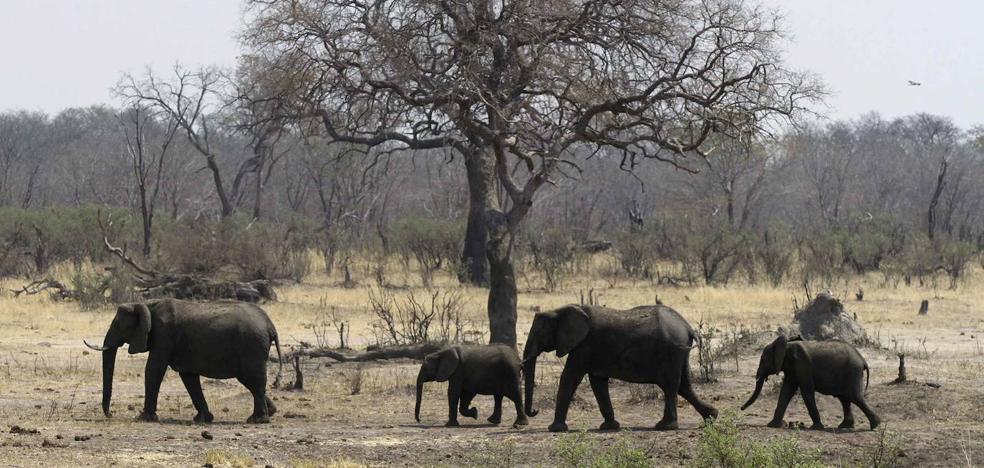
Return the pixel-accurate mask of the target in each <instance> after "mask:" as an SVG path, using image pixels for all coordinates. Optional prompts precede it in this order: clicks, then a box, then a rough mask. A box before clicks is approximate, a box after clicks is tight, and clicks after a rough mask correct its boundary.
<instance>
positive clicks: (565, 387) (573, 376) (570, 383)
mask: <svg viewBox="0 0 984 468" xmlns="http://www.w3.org/2000/svg"><path fill="white" fill-rule="evenodd" d="M584 374H585V373H584V372H583V371H581V370H575V369H574V368H573V366H571V365H570V361H568V365H566V366H564V371H563V372H561V373H560V384H559V385H557V406H556V408H555V409H554V420H553V423H551V424H550V426H549V427H548V428H547V429H548V430H549V431H550V432H565V431H567V410H568V409H570V406H571V399H572V398H574V392H576V391H577V386H578V385H580V384H581V381H582V380H584Z"/></svg>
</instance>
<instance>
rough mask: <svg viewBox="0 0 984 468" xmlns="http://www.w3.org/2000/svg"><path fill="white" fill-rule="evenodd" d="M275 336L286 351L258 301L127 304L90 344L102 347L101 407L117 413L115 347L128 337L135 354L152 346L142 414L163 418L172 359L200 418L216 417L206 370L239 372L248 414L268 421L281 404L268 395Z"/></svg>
mask: <svg viewBox="0 0 984 468" xmlns="http://www.w3.org/2000/svg"><path fill="white" fill-rule="evenodd" d="M271 342H272V343H274V344H275V345H276V347H277V357H278V359H279V358H281V354H280V340H279V338H278V337H277V330H276V328H275V327H274V326H273V322H271V321H270V317H268V316H267V314H266V312H264V311H263V309H261V308H259V307H257V306H256V305H254V304H246V303H237V302H220V303H212V304H199V303H194V302H186V301H180V300H175V299H164V300H160V301H154V302H148V303H137V304H124V305H120V306H119V308H118V309H117V311H116V316H115V317H114V318H113V321H112V323H111V324H110V326H109V330H108V331H107V332H106V337H105V338H104V340H103V344H102V346H94V345H91V344H89V343H88V342H85V345H86V346H88V347H89V348H92V349H94V350H96V351H101V352H102V359H103V361H102V368H103V394H102V409H103V414H105V415H106V417H107V418H109V417H111V416H112V414H111V412H110V410H109V409H110V400H111V399H112V395H113V369H114V366H115V363H116V351H117V349H119V348H120V347H121V346H123V344H124V343H127V344H129V348H128V351H129V353H130V354H138V353H145V352H149V355H148V357H147V365H146V367H145V369H144V407H143V410H142V411H141V412H140V415H139V416H137V419H139V420H143V421H157V420H158V417H157V395H158V392H159V391H160V387H161V382H162V381H163V380H164V374H165V372H166V371H167V368H168V366H170V367H171V369H173V370H175V371H177V372H178V375H180V376H181V381H182V382H184V386H185V388H186V389H187V390H188V394H189V395H190V396H191V401H192V403H194V405H195V409H196V410H197V412H198V414H196V415H195V418H194V420H195V422H197V423H210V422H212V420H213V419H214V417H213V415H212V413H211V412H209V410H208V404H207V403H206V402H205V396H204V395H203V394H202V385H201V380H200V378H201V377H202V376H204V377H209V378H213V379H229V378H236V379H238V380H239V382H240V383H242V384H243V385H244V386H245V387H246V388H247V389H249V391H250V393H251V394H252V395H253V414H252V415H250V417H249V419H248V420H247V422H249V423H267V422H270V416H271V415H273V414H274V413H276V411H277V408H276V406H274V404H273V402H272V401H270V398H268V397H267V396H266V380H267V359H268V358H269V354H270V344H271ZM282 368H283V362H282V360H281V370H282Z"/></svg>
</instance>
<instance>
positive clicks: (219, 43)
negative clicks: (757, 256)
mask: <svg viewBox="0 0 984 468" xmlns="http://www.w3.org/2000/svg"><path fill="white" fill-rule="evenodd" d="M762 1H764V2H765V4H766V5H769V6H779V7H780V8H782V9H783V10H784V11H785V12H786V29H787V30H788V31H789V32H790V33H791V36H792V43H791V44H790V45H789V47H788V49H789V55H788V60H789V63H790V64H791V65H792V66H794V67H795V68H799V69H809V70H812V71H814V72H816V73H818V74H819V75H820V76H821V77H822V78H823V79H824V81H825V82H826V83H827V84H828V86H829V87H830V88H831V90H832V91H833V92H834V93H835V94H834V95H833V96H831V98H830V99H829V101H828V104H829V109H828V115H830V116H831V117H832V118H855V117H857V116H859V115H860V114H862V113H864V112H868V111H872V110H874V111H878V112H879V113H881V114H882V115H884V116H886V117H895V116H899V115H905V114H911V113H915V112H930V113H935V114H941V115H947V116H950V117H953V119H954V120H955V121H956V122H957V123H958V124H959V125H961V126H963V127H969V126H970V125H972V124H982V123H984V25H982V21H981V19H982V18H984V1H979V0H936V1H932V2H931V1H927V0H823V1H817V0H762ZM241 9H242V4H241V1H240V0H0V110H7V109H17V108H26V109H39V110H44V111H47V112H51V113H54V112H57V111H59V110H60V109H63V108H65V107H72V106H86V105H90V104H96V103H112V102H113V98H112V96H111V94H110V92H109V89H110V88H111V87H112V86H113V85H114V84H115V83H116V82H117V80H118V79H119V77H120V75H121V73H123V72H132V73H141V72H142V71H143V69H144V67H145V66H147V65H149V66H151V67H153V68H154V69H155V70H158V71H166V70H167V69H168V68H169V67H170V66H172V65H173V64H174V63H175V62H181V63H182V64H183V65H186V66H197V65H204V64H216V65H220V66H230V65H233V64H234V63H235V60H236V55H237V53H238V51H239V47H238V45H237V42H236V39H235V34H236V32H237V31H238V29H239V27H240V24H241ZM907 80H915V81H919V82H922V83H923V86H920V87H910V86H908V85H907Z"/></svg>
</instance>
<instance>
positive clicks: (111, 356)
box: [102, 347, 119, 418]
mask: <svg viewBox="0 0 984 468" xmlns="http://www.w3.org/2000/svg"><path fill="white" fill-rule="evenodd" d="M117 349H119V348H113V347H110V348H106V349H104V350H103V352H102V353H103V355H102V359H103V363H102V364H103V365H102V368H103V396H102V409H103V414H104V415H106V417H107V418H109V417H111V416H112V414H111V413H110V412H109V403H110V401H111V400H112V399H113V370H114V368H115V367H116V350H117Z"/></svg>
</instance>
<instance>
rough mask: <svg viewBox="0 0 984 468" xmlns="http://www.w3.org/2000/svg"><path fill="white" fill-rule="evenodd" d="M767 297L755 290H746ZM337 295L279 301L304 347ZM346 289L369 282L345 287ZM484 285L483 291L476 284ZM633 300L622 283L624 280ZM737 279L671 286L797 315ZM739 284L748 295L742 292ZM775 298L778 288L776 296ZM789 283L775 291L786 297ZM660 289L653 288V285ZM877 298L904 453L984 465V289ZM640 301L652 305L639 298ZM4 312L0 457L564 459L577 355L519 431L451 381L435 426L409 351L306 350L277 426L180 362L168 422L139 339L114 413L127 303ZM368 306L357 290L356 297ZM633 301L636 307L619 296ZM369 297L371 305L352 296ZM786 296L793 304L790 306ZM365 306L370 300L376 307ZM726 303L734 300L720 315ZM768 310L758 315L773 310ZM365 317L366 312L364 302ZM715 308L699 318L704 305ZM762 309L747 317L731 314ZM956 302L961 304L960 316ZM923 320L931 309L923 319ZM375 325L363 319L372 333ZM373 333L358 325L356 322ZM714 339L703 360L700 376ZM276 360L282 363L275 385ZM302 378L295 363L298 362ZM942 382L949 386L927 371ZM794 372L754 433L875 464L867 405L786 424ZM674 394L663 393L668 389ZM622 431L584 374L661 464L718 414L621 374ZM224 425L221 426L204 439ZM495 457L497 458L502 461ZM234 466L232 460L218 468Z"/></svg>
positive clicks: (880, 390) (752, 421) (758, 409)
mask: <svg viewBox="0 0 984 468" xmlns="http://www.w3.org/2000/svg"><path fill="white" fill-rule="evenodd" d="M746 293H747V294H751V293H750V292H746ZM319 294H320V292H319V293H318V294H315V293H314V292H311V291H294V292H293V293H291V292H289V291H288V293H287V294H284V295H283V296H285V298H284V301H283V302H281V303H277V304H271V305H269V306H266V307H267V309H268V310H270V311H271V316H273V318H274V322H275V323H277V326H278V327H279V328H280V329H281V335H282V337H284V341H285V344H286V345H287V346H290V345H293V344H296V343H298V342H299V341H311V340H312V336H311V334H310V330H309V327H307V326H305V325H304V324H305V323H307V322H308V321H309V320H310V315H304V314H305V313H306V312H303V311H304V310H306V309H304V307H307V306H305V305H304V304H311V303H315V304H316V303H317V302H318V300H317V299H318V298H319V297H320V295H319ZM338 294H339V295H342V294H352V295H353V297H354V295H355V294H356V293H351V292H347V291H346V292H339V293H338ZM476 294H479V293H476ZM610 294H611V295H612V296H617V295H618V291H615V292H612V293H610ZM728 294H730V293H726V292H724V291H717V290H706V291H704V290H702V291H692V290H691V291H688V290H675V292H674V291H669V292H661V293H660V297H661V298H662V299H663V300H665V301H666V302H667V303H668V304H671V305H673V306H674V307H677V308H678V309H679V310H681V312H683V313H684V314H685V315H687V316H688V319H690V320H691V321H692V323H695V324H696V323H697V321H698V320H699V319H700V318H701V317H703V318H704V319H705V320H708V319H713V320H714V321H715V322H716V323H717V324H719V325H720V326H722V327H727V326H733V325H736V324H739V323H741V324H745V323H755V324H757V325H756V326H760V327H763V328H770V329H774V326H775V325H776V324H778V323H785V322H788V320H789V318H790V317H791V315H790V312H789V311H788V308H787V310H782V309H778V306H777V311H774V312H773V311H767V310H765V309H764V308H761V307H759V306H758V305H754V306H752V307H754V309H753V310H751V311H742V310H737V311H736V310H734V309H732V308H727V307H725V306H724V305H723V304H725V303H727V302H728V301H731V300H732V299H730V297H731V296H729V295H728ZM735 294H741V293H740V292H737V293H735ZM762 294H763V295H764V294H766V293H762ZM769 294H772V293H769ZM639 295H640V296H642V295H645V296H647V297H651V293H650V292H642V293H639ZM868 296H869V298H871V299H870V300H869V299H866V301H865V303H863V304H854V303H852V304H848V306H849V308H853V309H855V311H858V310H860V311H861V314H860V316H861V322H862V323H863V324H864V325H865V327H866V328H867V329H868V332H869V334H870V335H872V336H873V337H874V338H875V339H877V340H880V342H881V345H882V347H883V348H886V349H880V350H879V349H873V348H868V349H865V350H863V354H864V355H865V357H866V358H867V359H868V361H869V364H870V365H871V367H872V374H871V386H870V388H869V390H868V398H869V402H870V403H872V404H873V407H874V408H875V409H876V411H877V412H878V413H879V414H880V415H881V417H882V419H883V421H884V423H883V424H884V425H883V427H884V428H885V430H887V431H889V433H890V434H892V435H893V436H894V437H896V438H897V440H898V445H899V446H900V447H901V449H902V457H901V459H900V461H901V464H902V465H904V466H954V465H959V466H970V465H974V464H984V391H982V388H984V387H982V384H984V347H982V345H981V342H982V341H981V340H982V338H984V320H982V314H981V312H980V309H978V303H977V302H976V297H975V296H974V295H973V294H972V293H970V292H968V293H966V294H965V293H961V294H960V295H956V296H953V297H948V298H946V297H945V298H943V299H941V300H936V301H934V309H933V312H931V315H930V317H927V318H920V317H918V316H917V315H916V306H913V305H911V304H910V303H912V304H916V305H917V304H918V302H916V301H915V299H914V298H913V299H912V300H909V299H906V300H905V301H904V304H902V305H901V306H900V305H899V304H898V303H900V302H903V299H900V298H898V297H896V296H895V295H893V294H892V293H891V292H886V293H885V294H883V295H881V298H879V294H877V293H871V292H869V295H868ZM523 297H524V298H525V300H526V301H531V302H534V303H538V304H541V303H542V304H544V305H543V307H544V308H547V307H553V306H554V305H555V304H560V303H563V302H567V301H569V300H570V298H569V297H549V298H545V297H543V296H541V297H537V296H536V295H532V294H530V295H524V296H523ZM747 297H749V301H750V303H752V304H757V303H758V302H757V301H761V302H762V303H768V302H769V301H771V302H775V303H780V302H784V301H786V300H787V299H788V295H787V293H775V294H774V295H771V296H767V297H766V296H763V298H760V299H757V298H756V296H754V295H748V296H747ZM626 302H639V303H641V302H644V299H641V298H635V297H630V298H628V299H626ZM2 303H3V304H2V305H4V306H5V307H6V308H5V309H4V312H0V338H2V339H0V460H2V464H3V465H7V466H127V467H129V466H202V465H203V464H205V463H206V460H207V459H208V460H213V461H214V460H219V464H221V463H223V462H225V463H229V464H237V463H238V464H243V465H245V464H248V462H250V461H252V462H254V463H255V464H256V465H257V466H266V465H270V466H277V467H280V466H339V465H343V466H344V464H345V463H358V464H369V465H374V466H375V465H387V466H388V465H407V466H419V465H447V466H462V465H487V464H502V462H501V461H500V460H498V459H497V458H501V457H502V456H503V453H504V451H505V452H508V453H507V455H508V458H509V459H511V460H512V462H517V461H518V464H521V465H542V466H555V465H556V464H557V459H556V457H555V453H554V452H555V448H556V446H557V441H558V437H561V436H559V435H557V434H552V433H549V432H547V430H546V427H547V426H548V425H549V424H550V422H551V419H552V416H553V414H552V413H553V401H554V392H555V391H556V382H557V377H558V375H559V371H560V368H561V365H562V362H561V360H560V359H558V358H556V357H554V356H552V355H550V356H546V355H545V356H542V357H541V361H540V365H539V367H538V374H539V377H538V380H539V384H538V388H537V396H536V405H535V406H536V407H537V408H538V409H540V410H541V413H540V415H539V416H537V417H535V418H531V425H530V426H528V427H525V428H521V429H514V428H512V427H511V422H512V419H513V417H514V416H515V415H514V413H513V412H512V411H511V408H510V407H508V406H507V407H506V408H505V411H504V415H503V424H502V425H501V426H493V425H490V424H488V423H487V422H485V418H486V417H487V416H488V415H489V414H490V413H491V406H492V401H491V398H490V397H478V398H476V401H475V404H476V406H477V407H478V409H479V418H478V419H477V420H471V419H467V418H462V419H461V422H462V424H463V426H462V427H459V428H445V427H443V425H444V422H445V421H446V419H447V403H446V398H445V385H442V384H438V383H434V384H428V386H427V388H426V395H425V400H424V405H423V410H422V418H421V419H422V422H421V423H419V424H418V423H417V422H415V421H414V419H413V381H414V377H415V375H416V371H417V363H415V362H413V361H409V360H401V361H387V362H371V363H362V364H359V363H337V362H334V361H332V360H330V359H309V360H306V361H304V362H303V369H304V380H305V387H306V388H305V389H304V390H303V391H287V390H283V389H273V390H271V396H272V398H273V399H274V401H275V402H276V403H277V405H278V408H279V412H278V413H277V414H276V415H275V416H274V417H273V422H272V423H270V424H265V425H249V424H245V420H246V418H247V416H248V415H249V413H250V411H251V399H250V397H249V394H248V392H247V391H246V390H245V388H243V387H242V386H240V385H239V384H238V383H236V382H235V381H216V380H205V381H204V382H203V387H204V391H205V396H206V398H207V400H208V402H209V405H210V407H211V410H212V412H213V413H214V414H215V416H216V421H215V423H213V424H209V425H198V424H194V423H192V422H191V419H192V417H193V416H194V410H193V409H192V407H191V401H190V399H189V398H188V396H187V393H186V392H185V390H184V388H183V386H182V384H181V381H180V379H179V378H178V377H177V376H176V375H174V373H169V374H168V376H167V378H166V379H165V383H164V386H163V388H162V393H161V397H160V406H159V409H158V414H159V415H160V417H161V418H162V420H161V421H160V422H159V423H145V422H137V421H134V419H133V417H134V416H135V415H136V414H137V413H138V412H139V410H140V408H141V406H142V398H143V365H144V363H145V362H146V355H135V356H130V355H127V354H126V353H125V352H121V353H120V355H119V357H118V359H117V374H116V385H115V388H114V401H113V411H114V416H113V417H112V418H111V419H106V418H105V417H104V416H103V414H102V411H101V409H100V407H99V402H100V385H101V381H100V356H99V355H98V353H91V352H89V351H87V350H86V349H85V348H83V346H82V339H83V338H87V339H89V340H93V339H95V340H97V341H98V338H99V337H100V336H101V335H102V333H103V330H104V329H105V326H106V325H107V324H108V323H109V321H110V319H111V317H112V314H113V310H109V309H107V310H103V311H99V312H82V311H79V310H77V309H76V308H75V307H74V306H69V305H61V304H57V305H56V304H49V303H45V302H43V301H42V302H40V303H37V304H33V305H22V304H23V303H22V302H16V301H14V300H13V299H10V298H5V299H2ZM351 303H352V304H356V302H355V301H354V300H353V301H352V302H351ZM616 305H621V304H616ZM351 307H352V309H353V310H357V309H358V308H359V307H361V306H357V305H352V306H351ZM521 307H522V308H523V317H522V319H521V325H520V328H524V327H526V326H528V321H529V318H530V316H531V315H532V312H531V304H530V303H524V304H521ZM783 307H786V306H783ZM363 310H364V309H363ZM708 310H722V311H724V312H722V313H720V314H719V315H715V316H712V315H710V314H709V313H708V314H707V315H705V311H708ZM755 311H758V312H755ZM353 313H354V312H353ZM698 313H699V314H700V315H697V314H698ZM738 313H740V314H744V317H746V318H747V320H737V319H736V318H735V317H734V316H733V315H731V314H738ZM948 314H951V315H948ZM920 321H922V322H920ZM360 330H362V331H360ZM358 333H364V328H362V329H357V331H356V332H354V333H353V335H356V334H358ZM896 350H902V351H906V352H907V365H908V375H909V379H910V382H908V383H905V384H900V385H892V384H891V383H890V382H891V381H892V380H893V379H894V378H895V377H896V371H897V365H898V359H897V357H896V355H895V351H896ZM757 353H758V350H757V349H753V347H752V346H749V348H748V349H746V350H744V351H743V353H742V354H741V355H740V359H739V360H738V362H737V366H738V368H737V369H736V363H735V360H734V358H725V359H722V360H721V361H720V362H719V363H718V367H719V371H718V373H717V379H716V381H715V382H711V383H704V384H700V385H699V386H698V388H697V392H698V394H699V395H700V396H701V397H702V398H703V399H705V400H706V401H709V402H711V403H712V404H713V405H715V406H716V407H717V408H719V409H721V410H737V408H738V407H739V406H740V405H741V403H743V402H744V400H745V399H747V397H748V395H749V393H750V392H751V390H752V387H753V375H754V368H755V365H756V363H757V359H758V356H757ZM695 355H696V353H694V356H692V359H693V360H694V361H693V364H692V365H693V369H692V372H693V373H694V374H695V375H696V373H697V369H696V357H695ZM275 372H276V366H275V365H273V366H271V368H270V374H271V379H270V380H271V381H272V380H273V375H274V373H275ZM284 373H285V375H284V380H285V381H286V382H290V381H291V380H292V378H293V377H292V374H291V371H290V370H289V366H285V372H284ZM927 384H933V385H932V386H931V385H927ZM777 388H778V378H773V379H772V380H770V383H769V384H767V385H766V390H765V391H764V393H763V396H762V397H761V398H760V399H759V401H758V402H757V403H756V405H755V406H753V407H751V408H750V409H749V411H747V412H746V413H745V415H744V417H743V419H742V423H741V429H742V434H743V436H744V437H747V438H749V439H752V440H757V441H766V440H770V439H773V438H776V437H781V436H785V437H793V438H794V439H796V440H797V441H798V442H799V443H800V444H801V445H802V446H804V447H816V448H819V449H820V450H821V451H822V458H823V461H824V462H825V463H827V464H830V465H848V466H858V465H862V466H863V465H866V464H868V463H869V462H870V457H872V456H873V454H874V453H875V452H876V451H877V450H878V446H879V443H880V440H882V439H883V434H882V433H881V432H880V431H870V430H868V427H867V421H866V420H865V418H864V416H863V414H861V413H860V412H859V411H856V412H855V415H856V419H857V428H856V429H855V430H853V431H848V432H838V431H835V430H833V429H829V430H824V431H810V430H799V429H796V428H785V429H770V428H766V427H765V424H766V422H768V421H769V419H770V418H771V415H772V411H773V409H774V407H775V400H776V393H777ZM654 396H656V397H657V399H655V400H654V399H653V397H654ZM612 399H613V401H614V402H615V410H616V416H617V418H618V419H619V421H620V422H621V423H622V426H623V429H625V430H624V431H622V432H619V433H611V432H597V431H596V430H595V429H596V428H597V426H598V425H599V424H600V423H601V417H600V415H599V414H598V411H597V407H596V404H595V402H594V398H593V396H592V394H591V391H590V388H589V387H588V385H587V384H586V383H582V386H581V388H580V389H579V391H578V398H577V400H576V402H575V405H574V407H573V408H572V409H571V412H570V417H569V420H568V424H569V426H570V428H571V429H572V430H573V431H587V437H590V438H592V439H593V440H597V441H601V443H602V444H603V445H607V444H612V443H615V441H616V440H617V439H623V438H624V439H628V440H629V441H630V442H631V444H632V445H634V446H637V447H639V448H641V449H643V450H646V451H647V453H648V454H649V456H650V457H651V458H652V460H653V462H654V464H655V465H658V466H680V465H686V464H688V463H690V462H691V461H692V460H693V457H694V455H695V451H696V447H697V441H698V439H699V438H700V435H701V425H702V422H701V421H700V420H699V417H698V415H697V413H696V412H695V411H694V410H693V409H692V408H690V407H687V406H683V405H685V403H684V402H683V401H682V400H681V402H680V404H681V409H680V417H681V421H680V424H681V429H679V430H677V431H671V432H656V431H653V430H652V427H653V425H654V424H655V423H656V421H657V420H658V419H659V418H660V415H661V412H662V409H661V408H662V401H661V399H659V397H658V392H654V391H651V390H650V389H648V388H646V387H645V386H642V385H630V384H625V383H620V382H616V383H614V384H613V388H612ZM818 401H819V403H820V411H821V415H822V416H823V418H824V423H825V424H826V425H827V426H828V427H830V428H835V427H836V426H837V424H838V423H839V422H840V419H841V409H840V404H839V403H838V402H837V401H836V400H835V399H833V398H830V397H824V396H820V397H818ZM786 420H787V421H789V422H792V423H793V425H794V426H797V425H798V423H803V424H805V425H806V426H809V417H808V416H807V414H806V410H805V407H804V406H803V404H802V400H801V399H799V398H797V399H795V400H794V402H793V404H792V405H791V407H790V411H789V412H788V413H787V416H786ZM203 431H207V432H208V434H207V435H208V436H209V437H208V438H206V437H205V436H203ZM490 457H493V458H496V459H490ZM217 466H218V465H217Z"/></svg>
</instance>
